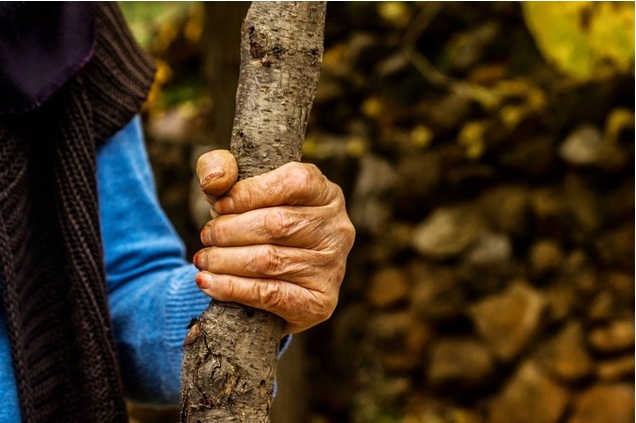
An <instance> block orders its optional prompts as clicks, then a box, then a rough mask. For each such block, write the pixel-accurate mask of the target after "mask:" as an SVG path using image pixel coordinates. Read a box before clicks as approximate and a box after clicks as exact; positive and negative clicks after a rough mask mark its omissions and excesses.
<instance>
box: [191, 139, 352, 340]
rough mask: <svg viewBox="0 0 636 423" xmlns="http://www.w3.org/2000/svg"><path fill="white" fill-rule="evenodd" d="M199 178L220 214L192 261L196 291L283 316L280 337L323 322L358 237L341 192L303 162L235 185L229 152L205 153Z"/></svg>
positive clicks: (233, 163) (208, 227)
mask: <svg viewBox="0 0 636 423" xmlns="http://www.w3.org/2000/svg"><path fill="white" fill-rule="evenodd" d="M197 175H198V177H199V180H200V181H201V189H202V190H203V192H204V193H205V194H206V197H207V199H208V201H209V203H210V205H211V206H212V212H213V215H218V216H217V217H215V218H213V219H212V220H210V221H209V222H208V223H207V224H206V225H205V227H204V228H203V229H202V230H201V241H202V242H203V245H204V246H205V247H206V248H203V249H201V250H200V251H199V252H198V253H197V254H196V255H195V257H194V264H195V266H196V267H197V268H198V269H199V270H200V272H199V273H198V274H197V276H196V282H197V285H198V286H199V287H200V288H201V290H202V291H203V292H205V293H206V294H207V295H209V296H210V297H212V298H214V299H215V300H218V301H232V302H237V303H241V304H245V305H248V306H251V307H255V308H259V309H263V310H267V311H270V312H271V313H274V314H276V315H278V316H280V317H282V318H283V319H284V320H285V321H286V322H287V323H286V325H285V329H284V332H285V333H297V332H300V331H303V330H305V329H307V328H310V327H311V326H314V325H316V324H318V323H320V322H322V321H324V320H327V319H328V318H329V317H330V316H331V314H332V312H333V310H334V309H335V307H336V304H337V302H338V291H339V289H340V284H341V283H342V279H343V277H344V273H345V265H346V259H347V254H348V253H349V251H350V250H351V247H352V245H353V240H354V236H355V231H354V228H353V225H352V224H351V221H350V220H349V218H348V216H347V212H346V210H345V203H344V197H343V195H342V191H341V190H340V188H339V187H338V186H337V185H335V184H334V183H332V182H330V181H329V180H328V179H327V178H326V177H325V176H324V175H323V174H322V173H321V172H320V170H318V168H316V167H315V166H313V165H310V164H304V163H288V164H286V165H284V166H281V167H280V168H278V169H276V170H273V171H271V172H267V173H265V174H263V175H259V176H256V177H253V178H249V179H245V180H243V181H239V182H236V175H237V166H236V161H235V160H234V157H233V156H232V155H231V154H230V152H229V151H227V150H215V151H212V152H209V153H206V154H204V155H202V156H201V157H200V158H199V161H198V162H197ZM235 182H236V183H235Z"/></svg>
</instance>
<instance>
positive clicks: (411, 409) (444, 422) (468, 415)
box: [374, 394, 484, 423]
mask: <svg viewBox="0 0 636 423" xmlns="http://www.w3.org/2000/svg"><path fill="white" fill-rule="evenodd" d="M374 421H378V420H374ZM389 421H394V420H389ZM399 422H400V423H450V422H454V423H484V418H483V417H482V416H481V415H480V414H479V413H478V412H477V411H476V410H471V409H469V408H463V407H461V406H458V405H457V404H454V403H453V402H452V401H443V400H440V399H438V398H435V397H432V396H430V395H426V394H414V395H412V397H411V400H410V401H409V404H408V405H407V409H406V415H405V417H404V418H403V419H401V420H399Z"/></svg>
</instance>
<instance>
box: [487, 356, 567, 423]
mask: <svg viewBox="0 0 636 423" xmlns="http://www.w3.org/2000/svg"><path fill="white" fill-rule="evenodd" d="M570 396H571V394H570V392H569V391H568V390H567V389H565V388H564V387H562V386H561V385H559V384H558V383H556V382H554V381H553V380H552V379H550V378H549V377H548V376H547V375H546V374H545V373H543V372H541V370H540V368H539V367H538V366H537V365H536V364H535V363H533V362H532V361H527V362H525V363H523V364H522V365H521V366H520V368H519V369H518V370H517V372H516V373H515V374H514V375H513V376H512V378H511V379H510V381H509V382H508V384H507V385H506V386H505V388H504V390H503V392H502V393H501V394H500V395H499V397H497V398H495V400H494V401H493V402H492V403H491V404H490V408H489V419H488V422H489V423H511V422H514V423H557V422H559V421H560V419H561V417H562V415H563V413H564V411H565V409H566V407H567V405H568V403H569V401H570Z"/></svg>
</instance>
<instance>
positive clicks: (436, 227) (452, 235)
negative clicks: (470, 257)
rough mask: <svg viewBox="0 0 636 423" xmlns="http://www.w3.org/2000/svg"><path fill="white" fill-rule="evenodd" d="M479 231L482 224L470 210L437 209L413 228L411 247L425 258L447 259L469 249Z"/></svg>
mask: <svg viewBox="0 0 636 423" xmlns="http://www.w3.org/2000/svg"><path fill="white" fill-rule="evenodd" d="M483 229H484V224H483V222H482V220H481V218H480V217H479V215H478V214H477V213H476V212H475V210H474V209H472V208H470V207H466V206H450V207H441V208H438V209H436V210H435V211H433V213H431V215H430V216H429V217H428V218H427V219H426V220H424V221H423V222H422V223H420V224H419V225H418V226H417V227H416V228H415V231H414V233H413V238H412V240H411V245H412V246H413V247H414V248H415V250H416V251H417V252H418V253H420V254H421V255H423V256H425V257H431V258H437V259H445V258H450V257H454V256H457V255H459V254H460V253H462V252H463V251H464V250H466V249H467V248H468V247H469V246H471V245H472V244H473V243H474V242H475V241H476V240H477V238H478V237H479V235H480V234H481V232H482V231H483Z"/></svg>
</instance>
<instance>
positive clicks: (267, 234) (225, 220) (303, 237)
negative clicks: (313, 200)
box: [201, 206, 339, 249]
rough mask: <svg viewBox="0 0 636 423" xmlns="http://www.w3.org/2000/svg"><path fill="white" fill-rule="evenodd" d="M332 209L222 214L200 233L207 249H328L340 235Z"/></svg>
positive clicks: (284, 209) (281, 208)
mask: <svg viewBox="0 0 636 423" xmlns="http://www.w3.org/2000/svg"><path fill="white" fill-rule="evenodd" d="M333 214H334V211H333V210H332V208H331V207H328V206H325V207H271V208H264V209H257V210H252V211H249V212H246V213H242V214H231V215H220V216H218V217H217V218H215V219H213V220H210V221H209V222H208V223H207V224H206V225H205V226H204V227H203V229H202V230H201V242H202V243H203V245H205V246H206V247H212V246H217V247H231V246H243V245H255V244H277V245H286V246H290V247H301V248H316V249H317V248H320V247H323V248H325V247H327V244H328V243H327V239H328V238H329V237H333V236H334V234H336V233H337V230H336V228H335V226H336V225H335V224H336V223H337V222H339V220H333V219H332V220H330V219H328V217H330V216H331V215H333Z"/></svg>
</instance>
